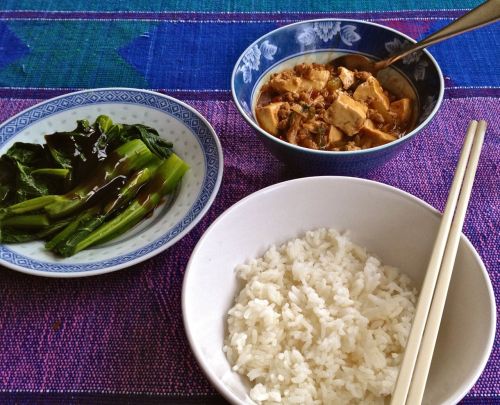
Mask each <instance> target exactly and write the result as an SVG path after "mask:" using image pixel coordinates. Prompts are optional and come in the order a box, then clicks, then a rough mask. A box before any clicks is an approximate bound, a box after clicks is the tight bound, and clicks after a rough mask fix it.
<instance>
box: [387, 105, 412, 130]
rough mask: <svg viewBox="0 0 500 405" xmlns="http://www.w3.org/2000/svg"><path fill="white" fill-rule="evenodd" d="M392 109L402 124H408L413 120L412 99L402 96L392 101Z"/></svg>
mask: <svg viewBox="0 0 500 405" xmlns="http://www.w3.org/2000/svg"><path fill="white" fill-rule="evenodd" d="M391 111H392V112H394V113H395V114H396V119H397V121H398V122H399V123H400V124H402V125H405V126H406V125H408V124H409V122H410V120H411V113H412V111H411V100H410V99H409V98H402V99H401V100H397V101H394V102H392V103H391Z"/></svg>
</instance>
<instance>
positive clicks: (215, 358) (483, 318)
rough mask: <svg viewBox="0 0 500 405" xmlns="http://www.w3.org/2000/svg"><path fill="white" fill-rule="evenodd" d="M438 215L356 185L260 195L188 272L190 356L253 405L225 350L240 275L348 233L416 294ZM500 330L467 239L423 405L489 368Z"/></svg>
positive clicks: (233, 398) (461, 389) (195, 257)
mask: <svg viewBox="0 0 500 405" xmlns="http://www.w3.org/2000/svg"><path fill="white" fill-rule="evenodd" d="M440 219H441V215H440V214H439V213H438V212H437V211H436V210H434V209H433V208H432V207H430V206H429V205H428V204H426V203H425V202H423V201H421V200H419V199H417V198H416V197H414V196H412V195H410V194H408V193H405V192H404V191H401V190H398V189H395V188H393V187H390V186H387V185H384V184H380V183H376V182H373V181H369V180H364V179H357V178H349V177H333V176H331V177H328V176H322V177H308V178H302V179H297V180H291V181H288V182H284V183H280V184H276V185H274V186H271V187H268V188H266V189H263V190H260V191H258V192H256V193H254V194H252V195H250V196H248V197H246V198H245V199H243V200H241V201H239V202H238V203H236V204H235V205H234V206H232V207H231V208H229V209H228V210H227V211H226V212H224V213H223V214H222V215H221V216H220V217H219V218H218V219H217V220H216V221H215V222H214V223H213V224H212V225H211V226H210V227H209V228H208V230H207V231H206V232H205V234H204V235H203V236H202V238H201V239H200V241H199V242H198V244H197V246H196V247H195V249H194V251H193V253H192V255H191V259H190V261H189V263H188V265H187V268H186V273H185V277H184V283H183V293H182V310H183V318H184V325H185V328H186V335H187V338H188V340H189V343H190V345H191V349H192V351H193V354H194V355H195V357H196V359H197V361H198V362H199V364H200V366H201V368H202V370H203V371H204V372H205V374H206V376H207V377H208V379H209V380H210V382H211V383H212V384H213V385H214V387H215V388H216V389H217V390H218V391H219V392H220V393H221V394H222V395H223V396H224V397H225V398H226V399H227V400H228V401H229V402H230V403H231V404H238V405H242V404H255V401H253V400H252V399H251V397H250V390H251V389H252V386H251V384H250V382H249V380H248V378H247V377H243V376H241V375H240V374H239V373H238V372H236V371H234V370H233V369H232V364H231V363H230V361H228V359H227V356H226V353H225V352H224V351H223V347H224V345H225V344H226V343H225V338H226V336H227V332H228V329H227V319H228V318H227V313H228V310H229V309H230V308H231V307H233V305H234V300H235V297H236V295H237V294H238V292H239V291H240V290H241V289H242V288H243V285H242V283H241V281H240V280H238V278H237V276H236V274H235V268H236V267H237V266H238V265H240V264H242V263H248V262H249V260H251V259H254V258H258V257H261V256H263V255H264V254H265V252H266V251H267V250H269V248H270V246H271V245H273V244H274V245H276V246H280V245H282V244H283V243H285V242H287V241H289V240H290V239H292V238H296V237H297V236H300V235H305V233H306V231H308V230H314V229H319V228H326V229H329V228H333V229H337V230H339V231H345V230H349V231H350V232H349V239H350V240H351V241H353V242H354V243H355V244H356V245H360V246H363V247H365V248H366V250H367V252H373V253H375V254H376V255H377V256H378V259H379V260H380V262H381V263H384V264H390V265H391V266H395V267H397V268H399V269H401V271H402V272H404V273H405V274H406V275H407V276H408V277H409V278H410V279H411V280H412V281H413V285H414V287H415V288H416V289H417V290H418V289H419V288H420V286H421V283H422V281H423V277H424V274H425V269H426V267H427V262H428V258H429V257H430V253H431V250H432V246H433V243H434V239H435V235H436V233H437V230H438V227H439V221H440ZM495 327H496V308H495V300H494V296H493V290H492V287H491V282H490V280H489V277H488V274H487V272H486V269H485V268H484V265H483V264H482V262H481V258H480V257H479V255H478V254H477V252H476V251H475V249H474V247H473V246H472V244H471V243H470V242H469V241H468V240H467V238H466V237H465V236H463V235H462V237H461V242H460V245H459V250H458V255H457V260H456V263H455V271H454V274H453V278H452V282H451V285H450V290H449V293H448V299H447V304H446V308H445V313H444V316H443V321H442V323H441V328H440V333H439V337H438V342H437V346H436V350H435V357H434V361H433V363H432V366H431V370H430V378H429V383H428V384H427V387H426V392H425V395H424V402H423V403H424V404H430V405H453V404H456V403H457V402H458V401H460V399H461V398H463V397H464V396H465V394H466V393H467V392H468V391H469V390H470V389H471V387H472V386H473V384H474V383H475V381H476V380H477V379H478V377H479V375H480V374H481V372H482V370H483V368H484V366H485V364H486V361H487V360H488V357H489V354H490V352H491V348H492V345H493V338H494V335H495Z"/></svg>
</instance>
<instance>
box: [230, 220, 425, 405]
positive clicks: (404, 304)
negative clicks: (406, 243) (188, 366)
mask: <svg viewBox="0 0 500 405" xmlns="http://www.w3.org/2000/svg"><path fill="white" fill-rule="evenodd" d="M236 272H237V275H238V278H240V279H241V280H243V281H244V283H245V284H244V287H243V289H242V290H241V291H240V292H239V293H238V294H237V297H236V299H235V305H234V306H233V307H232V308H231V309H230V310H229V312H228V320H227V324H228V325H227V329H228V335H227V337H226V340H225V343H226V344H225V346H224V348H223V350H224V351H225V352H226V355H227V357H228V360H229V362H230V363H231V365H232V368H233V370H234V371H236V372H238V373H240V374H241V375H244V376H246V377H248V379H249V380H250V381H251V384H252V389H251V390H250V398H251V399H252V400H253V401H255V402H256V403H258V404H279V403H282V404H318V405H319V404H346V405H348V404H358V403H363V404H384V403H386V402H387V401H388V400H389V398H390V395H391V393H392V391H393V388H394V386H395V382H396V378H397V375H398V371H399V366H400V364H401V362H402V358H403V354H404V348H405V346H406V342H407V339H408V335H409V332H410V328H411V322H412V320H413V317H414V314H415V305H416V300H417V294H416V290H415V288H413V287H412V286H411V284H412V283H411V280H410V279H409V277H408V276H406V275H405V274H404V273H402V272H401V271H399V270H398V269H396V268H395V267H390V266H386V265H383V264H382V263H381V262H380V260H379V259H377V258H376V257H375V256H372V255H371V254H369V253H367V252H366V250H365V249H364V248H362V247H361V246H358V245H356V244H354V243H353V242H351V241H350V240H349V239H348V237H347V236H346V235H341V234H339V233H338V232H337V231H335V230H333V229H329V230H327V229H318V230H315V231H309V232H307V233H306V234H305V235H304V237H302V238H297V239H292V240H290V241H288V242H286V243H284V244H283V245H281V246H279V247H276V246H274V245H273V246H271V248H270V249H269V250H267V251H266V253H265V254H264V255H263V256H262V257H260V258H258V259H252V260H250V261H249V262H248V263H245V264H241V265H239V266H238V267H237V269H236Z"/></svg>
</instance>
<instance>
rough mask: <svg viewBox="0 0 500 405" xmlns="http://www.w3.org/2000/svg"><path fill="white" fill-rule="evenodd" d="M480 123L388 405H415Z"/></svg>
mask: <svg viewBox="0 0 500 405" xmlns="http://www.w3.org/2000/svg"><path fill="white" fill-rule="evenodd" d="M485 132H486V122H485V121H479V124H478V122H477V121H471V122H470V124H469V128H468V129H467V135H466V138H465V142H464V145H463V148H462V153H461V155H460V160H459V162H458V165H457V169H456V171H455V177H454V179H453V183H452V185H451V189H450V194H449V196H448V201H447V202H446V208H445V210H444V214H443V218H442V220H441V225H440V226H439V231H438V234H437V237H436V242H435V243H434V248H433V251H432V255H431V258H430V261H429V265H428V267H427V273H426V275H425V279H424V282H423V284H422V289H421V292H420V298H419V300H418V304H417V309H416V312H415V318H414V320H413V325H412V328H411V331H410V336H409V337H408V342H407V345H406V351H405V354H404V357H403V362H402V364H401V369H400V372H399V376H398V379H397V382H396V387H395V389H394V392H393V394H392V400H391V405H420V404H421V403H422V398H423V396H424V390H425V384H426V381H427V376H428V374H429V369H430V366H431V360H432V355H433V353H434V346H435V344H436V339H437V335H438V331H439V324H440V323H441V317H442V315H443V310H444V305H445V301H446V295H447V293H448V287H449V285H450V279H451V274H452V272H453V265H454V264H455V258H456V255H457V250H458V243H459V241H460V235H461V233H462V226H463V223H464V218H465V212H466V211H467V205H468V203H469V197H470V193H471V190H472V184H473V182H474V176H475V174H476V169H477V164H478V162H479V155H480V154H481V147H482V145H483V140H484V133H485Z"/></svg>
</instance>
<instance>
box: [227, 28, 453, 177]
mask: <svg viewBox="0 0 500 405" xmlns="http://www.w3.org/2000/svg"><path fill="white" fill-rule="evenodd" d="M414 42H415V41H414V40H413V39H411V38H410V37H408V36H406V35H405V34H402V33H400V32H398V31H396V30H393V29H392V28H388V27H384V26H382V25H379V24H375V23H371V22H366V21H359V20H348V19H341V20H337V19H320V20H311V21H303V22H299V23H295V24H291V25H287V26H284V27H281V28H278V29H276V30H274V31H271V32H269V33H268V34H266V35H264V36H262V37H261V38H259V39H257V40H256V41H255V42H254V43H253V44H251V45H250V46H249V47H248V48H247V49H246V50H245V51H244V52H243V54H242V55H241V56H240V58H239V59H238V60H237V62H236V65H235V67H234V70H233V74H232V78H231V89H232V95H233V99H234V101H235V103H236V106H237V108H238V109H239V111H240V112H241V114H242V115H243V117H244V118H245V119H246V120H247V121H248V123H249V124H250V125H252V126H253V127H254V128H255V129H256V130H257V131H258V133H259V134H260V135H261V139H262V140H263V142H264V143H265V145H266V146H267V147H268V148H269V150H270V151H271V152H272V153H273V154H274V155H275V156H276V157H278V158H279V159H281V160H282V161H284V162H285V163H289V164H290V165H291V166H292V167H293V168H294V169H297V170H298V171H299V172H302V173H304V174H354V175H360V174H363V173H365V172H366V171H367V170H369V169H372V168H374V167H376V166H379V165H380V164H383V163H384V162H385V161H387V160H388V159H390V158H391V157H392V156H394V155H395V154H396V153H397V151H398V150H400V149H401V148H402V147H403V146H404V145H406V142H407V141H408V140H409V139H411V138H412V137H413V136H414V135H415V134H417V133H418V132H419V131H421V130H422V129H423V127H424V126H425V125H427V123H428V122H429V121H430V119H431V118H432V117H433V116H434V115H435V114H436V112H437V110H438V108H439V106H440V105H441V102H442V99H443V93H444V79H443V74H442V73H441V70H440V68H439V66H438V64H437V62H436V61H435V60H434V58H433V57H432V56H431V54H430V53H429V52H427V51H425V50H424V51H420V52H418V53H415V54H412V55H409V56H407V57H406V58H404V59H403V60H402V61H399V62H397V63H395V64H394V65H393V66H392V67H391V69H395V70H391V71H389V70H388V71H386V72H385V73H384V71H382V72H380V74H387V73H388V72H389V73H390V74H391V75H392V74H393V73H394V74H395V75H396V76H397V75H399V76H400V77H401V75H402V76H403V78H402V80H405V79H406V80H405V81H407V82H408V84H407V86H409V88H410V89H413V93H415V95H416V97H415V98H416V107H417V111H418V117H417V118H416V127H415V128H414V129H413V130H412V131H411V132H409V133H408V134H406V135H405V136H403V137H401V138H400V139H398V140H396V141H394V142H390V143H388V144H386V145H382V146H377V147H375V148H371V149H366V150H356V151H348V152H332V151H320V150H311V149H307V148H303V147H300V146H297V145H292V144H289V143H287V142H285V141H282V140H280V139H278V138H276V137H274V136H272V135H271V134H268V133H267V132H265V131H264V130H263V129H262V128H260V127H259V125H258V123H257V121H256V119H255V116H254V114H253V107H254V105H255V101H256V97H257V96H258V94H259V88H260V86H261V85H262V84H263V83H264V82H265V80H267V77H268V76H269V75H270V74H271V73H273V72H276V71H279V70H280V69H285V68H291V67H292V66H293V65H294V64H295V63H301V62H303V61H308V62H319V63H327V62H329V61H330V60H332V59H334V58H336V57H339V56H341V55H342V54H346V53H360V54H363V55H366V56H368V57H371V58H373V59H375V60H380V59H384V58H387V57H389V56H390V55H392V54H394V53H395V52H398V51H400V50H401V49H404V48H405V47H407V46H408V45H409V44H411V43H414Z"/></svg>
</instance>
